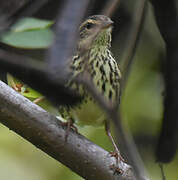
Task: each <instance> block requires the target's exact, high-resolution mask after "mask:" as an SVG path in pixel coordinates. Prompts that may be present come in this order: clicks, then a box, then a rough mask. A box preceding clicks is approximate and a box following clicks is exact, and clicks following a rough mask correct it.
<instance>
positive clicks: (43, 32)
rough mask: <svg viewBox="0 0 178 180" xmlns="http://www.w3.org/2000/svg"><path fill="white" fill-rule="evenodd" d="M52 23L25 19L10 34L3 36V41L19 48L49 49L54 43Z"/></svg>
mask: <svg viewBox="0 0 178 180" xmlns="http://www.w3.org/2000/svg"><path fill="white" fill-rule="evenodd" d="M52 24H53V22H51V21H45V20H40V19H34V18H24V19H22V20H21V21H19V22H18V23H17V24H15V25H14V26H13V27H12V29H11V31H10V32H7V33H6V34H5V35H4V36H2V39H1V41H2V42H3V43H5V44H7V45H10V46H14V47H17V48H25V49H29V48H30V49H37V48H47V47H48V46H49V45H50V44H51V42H52V37H53V34H52V31H51V30H50V28H49V27H50V26H51V25H52Z"/></svg>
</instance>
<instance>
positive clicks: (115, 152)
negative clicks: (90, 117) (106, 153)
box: [105, 120, 124, 163]
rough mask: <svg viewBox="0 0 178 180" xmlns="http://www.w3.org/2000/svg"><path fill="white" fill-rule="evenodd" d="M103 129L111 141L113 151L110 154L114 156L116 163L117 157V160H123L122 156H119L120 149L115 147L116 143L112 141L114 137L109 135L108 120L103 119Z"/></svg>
mask: <svg viewBox="0 0 178 180" xmlns="http://www.w3.org/2000/svg"><path fill="white" fill-rule="evenodd" d="M105 131H106V134H107V136H108V137H109V139H110V140H111V143H112V145H113V147H114V151H113V152H110V154H111V156H113V157H115V158H116V162H117V163H118V159H119V160H122V161H124V159H123V157H122V156H121V154H120V151H119V149H118V148H117V145H116V143H115V142H114V139H113V137H112V135H111V131H110V124H109V122H108V120H105Z"/></svg>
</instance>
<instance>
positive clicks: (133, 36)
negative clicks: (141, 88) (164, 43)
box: [121, 0, 147, 88]
mask: <svg viewBox="0 0 178 180" xmlns="http://www.w3.org/2000/svg"><path fill="white" fill-rule="evenodd" d="M146 3H147V0H139V1H137V3H136V7H135V9H134V14H133V15H132V17H131V25H130V27H129V29H130V30H129V32H128V33H127V35H128V36H127V39H126V46H125V48H124V49H123V52H124V53H123V55H122V57H121V69H122V76H123V81H122V82H123V84H122V88H124V86H125V83H126V82H127V78H128V75H129V71H130V68H131V65H132V61H133V58H134V55H135V52H136V48H137V45H138V41H139V37H140V32H141V30H142V27H143V22H144V18H145V11H146Z"/></svg>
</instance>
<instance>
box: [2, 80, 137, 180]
mask: <svg viewBox="0 0 178 180" xmlns="http://www.w3.org/2000/svg"><path fill="white" fill-rule="evenodd" d="M0 89H1V91H0V102H1V103H0V122H1V123H3V124H4V125H6V126H7V127H8V128H9V129H11V130H13V131H15V132H16V133H17V134H19V135H20V136H22V137H23V138H25V139H26V140H28V141H29V142H31V143H32V144H33V145H35V146H36V147H38V148H39V149H41V150H42V151H44V152H46V153H47V154H48V155H50V156H52V157H53V158H54V159H56V160H57V161H59V162H61V163H63V164H64V165H66V166H68V167H69V168H70V169H72V170H73V171H74V172H76V173H77V174H79V175H80V176H82V177H83V178H85V179H89V180H90V179H103V180H112V179H113V180H114V179H128V180H129V179H130V180H131V179H132V180H133V179H135V178H134V176H133V172H132V169H131V167H130V166H129V165H127V164H126V163H124V162H122V161H121V162H119V164H118V167H117V166H116V169H112V168H111V167H113V164H114V165H115V164H116V160H115V158H113V157H111V156H110V155H109V153H108V152H107V151H105V150H104V149H102V148H100V147H99V146H97V145H95V144H93V143H92V142H90V141H89V140H87V139H86V138H85V137H83V136H82V135H79V134H76V133H75V132H73V131H72V130H71V131H70V133H69V136H68V142H67V143H66V142H65V138H64V136H65V129H64V128H63V126H62V123H61V122H60V121H59V120H58V119H57V118H56V117H54V116H52V115H50V114H49V113H47V112H46V111H45V110H43V109H42V108H40V107H39V106H37V105H36V104H33V103H32V102H31V101H29V100H28V99H26V98H25V97H23V96H21V95H20V94H18V93H17V92H16V91H14V90H13V89H11V88H10V87H9V86H7V85H6V84H5V83H3V82H2V81H0ZM117 168H119V170H121V171H117ZM119 172H120V173H119Z"/></svg>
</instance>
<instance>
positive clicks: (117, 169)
mask: <svg viewBox="0 0 178 180" xmlns="http://www.w3.org/2000/svg"><path fill="white" fill-rule="evenodd" d="M110 169H111V170H113V171H114V174H116V173H118V174H123V170H122V169H121V168H119V167H118V166H116V165H114V164H112V165H111V166H110Z"/></svg>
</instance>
